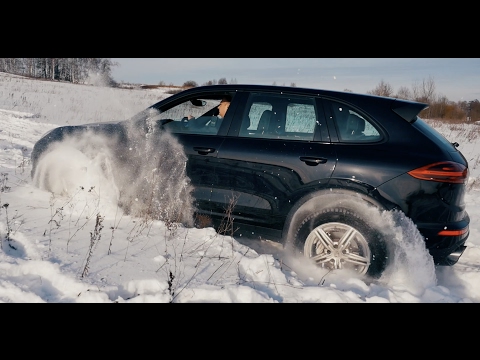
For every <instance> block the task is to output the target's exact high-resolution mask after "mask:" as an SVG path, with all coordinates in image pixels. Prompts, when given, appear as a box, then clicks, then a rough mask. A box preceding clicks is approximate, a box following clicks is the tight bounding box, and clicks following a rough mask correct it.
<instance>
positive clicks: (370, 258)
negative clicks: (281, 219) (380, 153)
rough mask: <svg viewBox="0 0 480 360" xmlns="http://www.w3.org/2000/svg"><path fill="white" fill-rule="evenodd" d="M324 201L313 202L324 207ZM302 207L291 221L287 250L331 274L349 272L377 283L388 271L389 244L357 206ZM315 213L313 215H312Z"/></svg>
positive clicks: (286, 244)
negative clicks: (341, 271)
mask: <svg viewBox="0 0 480 360" xmlns="http://www.w3.org/2000/svg"><path fill="white" fill-rule="evenodd" d="M323 200H324V199H314V200H313V201H314V202H315V204H321V203H322V202H324V201H323ZM326 203H327V204H329V205H325V206H318V205H316V206H314V207H312V204H311V203H310V204H309V205H308V206H302V207H300V208H299V209H298V210H297V211H296V212H295V214H294V215H293V217H292V222H291V225H290V231H289V235H288V237H287V239H286V240H285V244H284V245H285V248H286V249H287V250H289V251H291V252H292V253H293V254H295V255H300V256H303V257H306V258H308V259H311V260H312V261H313V262H314V263H315V264H316V265H317V266H319V267H321V268H324V269H328V270H342V269H349V270H353V271H354V272H356V273H358V274H359V275H361V276H365V277H369V278H372V279H378V278H379V277H380V276H381V275H382V273H383V272H384V270H385V269H386V267H387V260H388V249H387V244H386V241H385V239H384V236H383V235H382V232H381V231H380V229H379V228H377V226H375V225H374V224H372V223H371V222H369V221H368V219H366V218H365V215H361V214H362V213H361V206H366V205H365V204H362V205H361V206H360V207H359V205H358V204H355V202H352V203H349V201H348V200H347V201H345V200H343V201H342V200H341V201H336V204H332V202H331V201H326ZM312 210H313V211H312Z"/></svg>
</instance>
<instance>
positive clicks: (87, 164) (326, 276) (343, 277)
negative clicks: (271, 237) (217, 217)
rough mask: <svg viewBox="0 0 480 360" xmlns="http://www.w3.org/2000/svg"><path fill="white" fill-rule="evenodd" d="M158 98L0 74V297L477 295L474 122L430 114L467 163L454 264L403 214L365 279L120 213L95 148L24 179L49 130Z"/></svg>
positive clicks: (374, 299)
mask: <svg viewBox="0 0 480 360" xmlns="http://www.w3.org/2000/svg"><path fill="white" fill-rule="evenodd" d="M167 96H169V95H168V94H166V93H165V92H164V89H153V90H135V89H112V88H107V87H101V86H85V85H74V84H68V83H58V82H50V81H38V80H33V79H24V78H22V77H19V76H12V75H8V74H4V73H0V149H1V151H0V244H1V247H0V303H269V304H270V303H478V302H480V221H479V219H480V200H479V199H480V197H479V191H480V186H478V183H479V176H480V147H479V146H478V141H479V140H478V138H476V134H477V133H478V125H475V124H469V125H468V126H467V125H466V124H459V125H457V126H455V127H451V126H447V125H442V124H441V123H439V122H435V121H431V120H429V123H431V124H432V126H434V127H435V128H436V129H437V130H438V131H440V132H441V133H442V134H444V135H445V136H446V137H447V138H448V139H449V140H451V141H457V142H458V143H459V144H460V146H459V149H460V150H461V151H462V152H463V153H464V155H465V156H466V157H467V159H468V161H469V163H470V170H471V173H470V179H469V185H468V191H467V194H466V202H467V211H468V212H469V214H470V217H471V224H470V237H469V239H468V240H467V243H466V245H467V249H466V250H465V252H464V253H463V255H462V257H461V258H460V260H459V262H458V263H457V264H456V265H454V266H452V267H439V266H435V265H434V264H433V261H432V259H431V256H430V255H429V254H427V253H426V251H425V247H424V242H423V238H421V237H420V236H419V233H418V232H417V231H416V228H415V227H412V226H409V225H408V222H405V225H404V227H401V228H397V229H396V234H395V236H396V239H397V244H396V246H397V251H396V252H395V253H396V254H398V256H397V255H396V256H395V259H394V261H393V263H392V265H391V268H389V271H388V273H387V274H386V275H385V276H382V277H381V278H380V279H379V280H378V281H375V282H371V283H370V282H366V281H364V280H363V279H362V278H360V277H359V276H356V275H355V274H342V273H336V272H335V271H334V272H330V273H327V272H324V271H321V270H320V269H312V268H309V267H308V266H306V265H305V264H304V263H302V262H300V261H298V259H293V258H289V257H288V256H287V255H286V254H285V253H284V252H283V249H282V247H281V246H279V245H278V244H277V243H273V242H271V241H268V240H253V239H248V238H234V237H231V236H226V235H220V234H218V233H216V232H215V231H214V229H213V228H210V227H207V228H203V229H197V228H191V227H183V226H174V225H173V226H172V224H170V226H167V225H168V224H165V223H164V222H162V221H152V220H148V219H145V218H138V217H133V216H130V215H127V214H125V213H123V212H122V211H121V209H120V208H119V207H118V205H117V202H116V194H115V192H112V191H110V190H112V189H113V188H114V187H115V184H114V183H113V182H112V179H111V178H108V177H107V176H105V175H104V174H103V173H101V172H100V171H99V164H100V163H99V162H98V160H102V159H103V160H106V159H107V160H108V153H106V152H104V151H103V150H101V149H100V150H98V152H97V153H96V154H95V155H94V156H92V157H90V158H86V157H85V155H83V154H81V153H79V152H78V151H76V150H75V149H74V148H72V144H68V143H65V144H62V146H60V147H59V148H58V149H57V150H56V151H54V152H52V153H51V156H50V157H49V162H48V164H49V166H50V169H51V171H52V172H53V173H55V174H57V175H56V176H55V177H54V178H53V179H52V184H53V186H54V187H56V188H57V189H64V190H65V191H63V192H62V193H60V191H59V192H58V193H51V192H49V191H46V190H43V189H42V188H39V187H38V186H36V185H35V184H34V182H33V181H32V179H31V178H30V170H31V164H30V154H31V151H32V148H33V145H34V143H35V142H36V141H37V140H38V139H39V138H40V137H41V136H42V135H43V134H44V133H45V132H47V131H48V130H50V129H53V128H55V127H57V126H60V125H66V124H71V125H77V124H83V123H87V122H97V121H100V120H104V121H111V120H113V119H117V120H123V119H126V118H128V117H130V116H132V115H133V114H135V113H136V112H138V111H140V110H143V109H144V108H146V107H147V106H148V105H151V104H153V103H154V102H156V101H158V100H160V99H162V98H165V97H167ZM85 169H88V172H87V173H88V175H89V176H86V175H85V174H86V173H85ZM67 185H68V186H67ZM215 316H216V315H215ZM207 318H208V315H207ZM247 321H248V320H247Z"/></svg>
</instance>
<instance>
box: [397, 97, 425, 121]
mask: <svg viewBox="0 0 480 360" xmlns="http://www.w3.org/2000/svg"><path fill="white" fill-rule="evenodd" d="M428 106H429V105H428V104H424V103H420V102H416V101H407V100H399V99H395V100H394V101H393V102H392V106H391V109H392V111H393V112H394V113H396V114H397V115H400V117H401V118H402V119H405V120H407V121H408V122H409V123H412V122H414V121H415V120H416V118H417V115H418V113H419V112H420V111H422V110H424V109H426V108H428Z"/></svg>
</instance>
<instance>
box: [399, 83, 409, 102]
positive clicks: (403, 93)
mask: <svg viewBox="0 0 480 360" xmlns="http://www.w3.org/2000/svg"><path fill="white" fill-rule="evenodd" d="M397 98H399V99H404V100H410V99H412V94H411V92H410V90H409V89H408V88H407V87H405V86H400V88H399V89H398V91H397Z"/></svg>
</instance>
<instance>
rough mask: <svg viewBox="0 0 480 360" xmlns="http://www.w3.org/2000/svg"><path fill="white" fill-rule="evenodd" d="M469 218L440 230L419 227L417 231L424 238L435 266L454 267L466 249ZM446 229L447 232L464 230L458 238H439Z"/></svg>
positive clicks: (430, 227) (431, 227) (433, 227)
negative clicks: (440, 233)
mask: <svg viewBox="0 0 480 360" xmlns="http://www.w3.org/2000/svg"><path fill="white" fill-rule="evenodd" d="M469 223H470V218H469V217H468V215H467V216H466V217H465V219H464V220H462V221H459V222H456V223H454V224H448V225H447V226H444V227H442V228H439V227H438V225H436V226H425V225H423V226H419V227H418V229H419V231H420V232H421V233H422V235H423V236H424V238H425V243H426V247H427V249H428V251H429V252H430V254H431V255H432V257H433V260H434V263H435V265H444V266H452V265H455V264H456V263H457V262H458V260H459V259H460V257H461V256H462V254H463V252H464V251H465V249H466V248H467V247H466V246H465V242H466V241H467V239H468V236H469V235H470V231H469ZM446 228H448V229H449V230H464V233H463V234H462V235H459V236H439V235H438V233H439V232H440V231H441V230H443V229H446Z"/></svg>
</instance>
